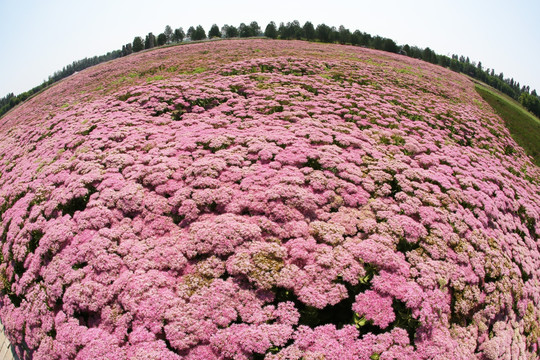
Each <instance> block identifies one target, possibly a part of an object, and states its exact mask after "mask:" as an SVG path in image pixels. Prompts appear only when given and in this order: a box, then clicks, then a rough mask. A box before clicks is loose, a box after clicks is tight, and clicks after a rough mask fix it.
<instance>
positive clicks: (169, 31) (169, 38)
mask: <svg viewBox="0 0 540 360" xmlns="http://www.w3.org/2000/svg"><path fill="white" fill-rule="evenodd" d="M163 33H164V34H165V36H166V38H167V42H168V43H170V42H171V41H172V39H173V30H172V28H171V27H170V26H169V25H167V26H165V31H163Z"/></svg>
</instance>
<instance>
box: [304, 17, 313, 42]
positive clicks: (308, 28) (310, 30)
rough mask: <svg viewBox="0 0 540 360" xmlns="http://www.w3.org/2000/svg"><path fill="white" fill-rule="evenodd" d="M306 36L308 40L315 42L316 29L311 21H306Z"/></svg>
mask: <svg viewBox="0 0 540 360" xmlns="http://www.w3.org/2000/svg"><path fill="white" fill-rule="evenodd" d="M303 29H304V35H305V37H306V40H309V41H312V40H315V27H313V24H312V23H311V22H309V21H306V23H305V24H304V27H303Z"/></svg>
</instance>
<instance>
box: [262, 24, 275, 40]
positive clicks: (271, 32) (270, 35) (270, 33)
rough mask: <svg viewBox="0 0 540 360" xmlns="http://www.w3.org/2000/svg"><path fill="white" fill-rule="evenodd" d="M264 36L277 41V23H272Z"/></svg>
mask: <svg viewBox="0 0 540 360" xmlns="http://www.w3.org/2000/svg"><path fill="white" fill-rule="evenodd" d="M264 36H266V37H267V38H270V39H276V38H277V36H278V32H277V28H276V23H275V22H273V21H270V23H269V24H268V25H266V29H264Z"/></svg>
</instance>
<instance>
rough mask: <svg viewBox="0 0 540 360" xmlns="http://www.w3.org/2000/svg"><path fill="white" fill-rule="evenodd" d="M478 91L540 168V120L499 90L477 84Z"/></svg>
mask: <svg viewBox="0 0 540 360" xmlns="http://www.w3.org/2000/svg"><path fill="white" fill-rule="evenodd" d="M475 88H476V91H477V92H478V94H480V96H482V98H483V99H484V100H485V101H486V102H487V103H488V104H489V105H490V106H491V107H492V108H493V110H495V112H497V114H499V116H500V117H501V118H502V119H503V120H504V123H505V125H506V127H507V128H508V130H509V131H510V134H511V135H512V137H513V138H514V140H515V141H516V142H517V143H518V144H519V145H520V146H521V147H523V148H524V149H525V152H526V153H527V154H528V155H530V156H532V157H533V158H534V163H535V164H536V165H537V166H540V120H539V119H538V118H537V117H535V116H534V115H532V114H531V113H529V112H528V111H527V110H525V109H524V108H523V107H522V106H521V105H520V104H519V103H518V102H516V101H515V100H513V99H511V98H509V97H507V96H505V95H503V94H501V93H499V92H498V91H497V90H494V89H490V88H488V87H486V86H482V85H480V84H478V83H477V84H476V86H475Z"/></svg>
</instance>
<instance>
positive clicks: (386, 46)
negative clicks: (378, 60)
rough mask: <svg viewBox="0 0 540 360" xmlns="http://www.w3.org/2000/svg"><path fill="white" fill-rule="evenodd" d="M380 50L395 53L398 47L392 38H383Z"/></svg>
mask: <svg viewBox="0 0 540 360" xmlns="http://www.w3.org/2000/svg"><path fill="white" fill-rule="evenodd" d="M382 50H384V51H388V52H393V53H397V52H398V47H397V45H396V43H395V42H394V40H392V39H384V40H383V44H382Z"/></svg>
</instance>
